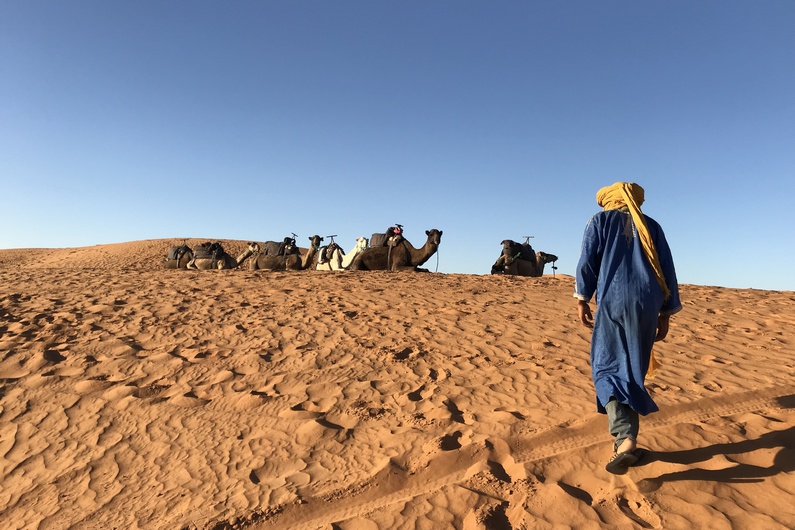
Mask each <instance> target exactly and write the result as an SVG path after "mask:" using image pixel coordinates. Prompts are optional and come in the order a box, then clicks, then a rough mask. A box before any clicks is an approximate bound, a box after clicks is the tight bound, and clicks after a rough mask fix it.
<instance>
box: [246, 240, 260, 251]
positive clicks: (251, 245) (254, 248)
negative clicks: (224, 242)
mask: <svg viewBox="0 0 795 530" xmlns="http://www.w3.org/2000/svg"><path fill="white" fill-rule="evenodd" d="M248 249H249V251H251V253H252V254H259V253H260V252H261V251H262V249H261V248H260V246H259V243H254V242H251V243H249V244H248Z"/></svg>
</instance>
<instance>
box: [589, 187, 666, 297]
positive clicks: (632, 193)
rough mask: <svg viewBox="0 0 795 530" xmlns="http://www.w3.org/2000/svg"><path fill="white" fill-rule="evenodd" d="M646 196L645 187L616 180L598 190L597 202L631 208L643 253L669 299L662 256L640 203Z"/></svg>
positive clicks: (609, 206)
mask: <svg viewBox="0 0 795 530" xmlns="http://www.w3.org/2000/svg"><path fill="white" fill-rule="evenodd" d="M644 198H645V192H644V191H643V188H641V187H640V185H639V184H635V183H634V182H616V183H615V184H613V185H612V186H605V187H604V188H602V189H600V190H599V191H597V192H596V202H597V203H598V204H599V206H601V207H602V208H604V209H605V210H617V209H619V208H622V207H624V206H626V207H627V208H628V209H629V213H630V215H631V216H632V220H633V221H634V222H635V228H637V230H638V236H639V237H640V244H641V246H642V247H643V253H644V254H646V258H647V259H648V260H649V263H650V264H651V268H652V269H653V270H654V276H656V277H657V283H659V284H660V288H662V292H663V297H664V298H665V299H666V300H667V299H668V297H669V296H671V291H670V290H669V289H668V284H666V283H665V275H664V274H663V271H662V266H661V265H660V258H659V257H658V256H657V249H656V248H655V247H654V241H652V239H651V235H650V234H649V227H648V226H646V219H645V218H644V217H643V212H641V211H640V205H641V204H643V199H644Z"/></svg>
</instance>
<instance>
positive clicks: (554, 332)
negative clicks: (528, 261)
mask: <svg viewBox="0 0 795 530" xmlns="http://www.w3.org/2000/svg"><path fill="white" fill-rule="evenodd" d="M206 240H207V239H189V240H188V244H194V245H195V244H196V243H197V242H201V241H206ZM222 241H223V242H224V246H225V248H227V250H228V251H229V252H230V254H233V255H235V254H236V253H238V252H240V251H242V250H243V249H244V248H245V245H246V242H242V241H232V240H222ZM180 242H181V240H150V241H139V242H130V243H119V244H113V245H97V246H94V247H84V248H77V249H18V250H2V251H0V315H1V316H2V324H0V427H2V429H0V483H2V488H1V489H0V522H1V523H2V525H0V526H3V527H8V528H87V529H91V528H103V529H104V528H114V527H115V528H142V529H143V528H146V529H150V528H164V529H165V528H169V529H171V528H193V529H199V528H201V529H209V528H290V529H292V528H339V529H368V528H373V529H374V528H379V529H381V528H434V529H435V528H461V529H467V530H469V529H479V528H496V529H508V528H512V529H519V528H555V527H557V526H568V527H572V528H637V527H640V528H692V527H704V528H706V527H709V528H744V527H752V526H753V527H757V528H790V527H793V526H795V509H793V508H792V506H791V502H790V500H791V498H792V495H793V493H794V492H795V469H793V462H795V455H793V447H795V444H794V443H793V442H794V441H795V432H794V431H793V407H795V398H794V396H795V383H793V378H792V375H793V367H794V366H795V354H793V347H792V343H793V338H795V311H793V309H795V293H792V292H787V291H781V292H777V291H759V290H738V289H727V288H720V287H710V286H693V285H684V286H682V287H681V294H682V300H683V305H684V309H683V311H682V312H680V313H679V314H677V315H676V316H675V317H674V318H673V319H672V323H671V332H670V334H669V337H668V339H667V340H666V341H665V342H664V343H659V344H658V347H657V354H658V356H659V358H660V360H661V361H662V369H661V371H660V373H659V375H658V377H657V378H656V379H654V380H652V381H649V382H648V386H649V389H650V391H651V392H652V393H653V396H654V398H655V400H656V401H657V402H658V404H659V405H660V408H661V411H660V413H658V414H655V415H651V416H649V417H647V418H644V420H642V423H641V440H640V444H641V446H643V447H646V448H647V449H649V450H651V451H652V454H651V455H650V457H649V458H648V459H646V460H645V461H644V462H643V464H642V465H640V466H638V467H637V468H634V469H632V470H631V471H630V472H629V473H628V474H627V475H625V476H621V477H615V476H611V475H609V474H608V473H606V472H605V471H604V469H603V467H604V463H605V460H606V458H607V457H608V452H609V448H608V446H609V435H608V434H607V432H606V420H605V418H604V416H601V415H599V414H597V413H596V412H595V407H594V404H593V399H594V398H593V391H592V387H591V381H590V367H589V365H588V354H587V351H588V342H589V330H587V329H586V328H584V327H583V326H581V325H580V324H579V323H578V321H577V319H576V307H575V303H574V299H573V297H572V292H573V280H572V279H571V278H570V277H568V276H563V275H558V276H557V277H554V278H553V277H551V276H544V277H541V278H516V277H502V276H490V275H487V274H484V275H446V274H414V273H386V272H329V271H303V272H271V273H269V272H262V271H247V270H228V271H179V270H162V269H161V268H160V267H161V266H162V260H163V256H164V255H165V252H166V250H167V248H168V247H169V246H170V245H171V244H178V243H180Z"/></svg>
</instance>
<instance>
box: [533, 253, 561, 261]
mask: <svg viewBox="0 0 795 530" xmlns="http://www.w3.org/2000/svg"><path fill="white" fill-rule="evenodd" d="M537 256H538V259H539V260H540V261H541V263H552V262H553V261H558V257H557V256H556V255H554V254H547V253H546V252H540V251H539V252H538V254H537Z"/></svg>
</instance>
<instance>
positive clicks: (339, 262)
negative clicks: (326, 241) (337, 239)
mask: <svg viewBox="0 0 795 530" xmlns="http://www.w3.org/2000/svg"><path fill="white" fill-rule="evenodd" d="M367 244H368V241H367V238H366V237H357V238H356V246H355V247H353V249H351V251H350V252H348V253H347V254H345V251H344V250H342V247H340V246H339V245H337V244H336V243H332V245H334V246H335V248H333V249H332V250H331V256H330V257H326V258H325V260H324V261H323V263H320V257H321V255H322V254H323V251H324V249H325V247H324V248H321V249H320V252H318V253H317V259H316V262H317V267H316V269H317V270H319V271H342V270H345V269H347V268H348V267H350V266H351V263H353V258H355V257H356V256H357V255H358V254H359V253H360V252H361V251H363V250H364V249H366V248H367ZM329 247H331V245H329Z"/></svg>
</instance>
